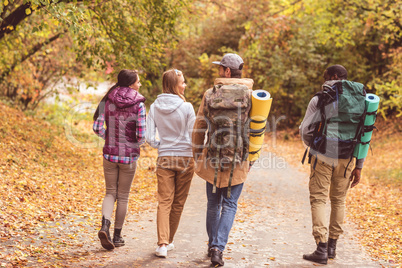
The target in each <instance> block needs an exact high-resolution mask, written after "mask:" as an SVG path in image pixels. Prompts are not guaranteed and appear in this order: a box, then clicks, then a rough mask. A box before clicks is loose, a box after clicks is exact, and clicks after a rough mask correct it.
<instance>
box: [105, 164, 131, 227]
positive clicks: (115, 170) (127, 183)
mask: <svg viewBox="0 0 402 268" xmlns="http://www.w3.org/2000/svg"><path fill="white" fill-rule="evenodd" d="M136 167H137V162H135V161H134V162H133V163H131V164H120V163H114V162H110V161H108V160H106V159H105V158H103V172H104V174H105V184H106V195H105V198H104V199H103V203H102V215H103V216H104V217H105V218H106V219H108V220H110V219H111V217H112V214H113V208H114V203H115V202H116V203H117V205H116V215H115V223H114V228H117V229H121V228H122V227H123V223H124V219H125V218H126V214H127V206H128V196H129V194H130V188H131V183H132V182H133V179H134V174H135V169H136Z"/></svg>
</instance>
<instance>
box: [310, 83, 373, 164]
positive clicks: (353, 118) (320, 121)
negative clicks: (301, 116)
mask: <svg viewBox="0 0 402 268" xmlns="http://www.w3.org/2000/svg"><path fill="white" fill-rule="evenodd" d="M316 96H318V104H317V107H318V109H319V113H317V114H316V118H314V119H313V124H312V125H311V127H314V132H313V138H312V140H311V142H310V145H309V147H310V153H309V163H310V162H311V161H310V158H311V156H312V155H317V154H322V155H325V156H328V157H330V158H338V159H349V158H350V159H351V160H352V157H353V151H354V148H355V146H356V144H357V143H358V142H359V138H360V136H361V133H362V131H363V129H364V118H365V113H366V108H365V97H366V91H365V87H364V85H363V84H361V83H357V82H352V81H347V80H340V81H337V82H335V83H333V84H329V83H325V84H324V85H323V86H322V91H321V92H319V93H317V94H316ZM308 149H309V148H307V149H306V152H305V153H304V156H303V160H302V163H304V160H305V158H306V154H307V150H308ZM349 163H350V162H349ZM316 164H317V158H316V161H315V163H314V168H315V166H316Z"/></svg>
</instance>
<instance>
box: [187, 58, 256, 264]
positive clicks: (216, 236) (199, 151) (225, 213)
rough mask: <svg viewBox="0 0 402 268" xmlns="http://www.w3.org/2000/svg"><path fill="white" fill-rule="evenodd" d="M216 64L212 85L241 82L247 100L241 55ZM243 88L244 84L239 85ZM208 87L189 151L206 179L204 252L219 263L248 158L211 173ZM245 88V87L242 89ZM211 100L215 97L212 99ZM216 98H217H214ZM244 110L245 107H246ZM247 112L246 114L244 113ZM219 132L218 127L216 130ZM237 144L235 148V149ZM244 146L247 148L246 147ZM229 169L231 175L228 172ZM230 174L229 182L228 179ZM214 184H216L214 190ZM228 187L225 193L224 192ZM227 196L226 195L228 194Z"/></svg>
mask: <svg viewBox="0 0 402 268" xmlns="http://www.w3.org/2000/svg"><path fill="white" fill-rule="evenodd" d="M213 63H214V64H217V65H219V76H220V78H217V79H215V82H214V86H216V85H245V86H246V87H247V88H248V92H247V93H246V94H245V96H246V98H248V100H249V101H248V103H251V100H250V98H251V92H252V87H253V83H254V82H253V80H252V79H248V78H241V76H242V69H243V65H244V62H243V59H242V58H241V57H240V56H239V55H237V54H233V53H229V54H226V55H224V57H223V58H222V60H221V61H220V62H213ZM243 88H244V87H243ZM211 90H213V89H212V88H210V89H208V90H207V91H206V92H205V94H204V96H203V98H202V102H201V105H200V108H199V110H198V114H197V119H196V121H195V124H194V130H193V134H192V139H193V154H194V158H195V161H196V170H195V172H196V174H197V175H198V176H200V177H201V178H202V179H204V180H206V192H207V199H208V204H207V220H206V225H207V233H208V237H209V241H208V256H209V257H211V262H212V264H213V265H214V266H222V265H224V262H223V259H222V258H223V254H222V252H223V251H224V249H225V246H226V244H227V242H228V238H229V232H230V230H231V228H232V225H233V222H234V219H235V215H236V210H237V202H238V199H239V197H240V194H241V191H242V189H243V183H244V182H245V180H246V179H247V173H248V170H249V164H250V163H249V161H247V160H246V161H242V162H241V163H239V164H238V165H234V168H233V169H232V170H231V169H220V171H219V173H215V171H216V168H214V167H213V165H211V160H210V158H207V156H208V149H209V148H208V146H207V144H208V142H207V143H206V144H204V140H205V135H206V134H207V133H208V141H210V139H211V137H210V136H211V133H209V132H210V131H208V132H207V130H208V125H209V124H208V119H207V118H206V117H205V115H204V109H206V108H207V107H208V106H206V101H205V99H206V95H207V96H211V95H210V93H211V92H210V91H211ZM246 91H247V89H246ZM212 101H215V100H212ZM216 101H220V100H218V98H216ZM246 111H247V110H246ZM246 116H248V114H247V115H246ZM217 132H219V129H218V131H217ZM236 149H238V148H235V151H236ZM247 149H248V148H247ZM231 172H233V173H232V176H231V175H230V173H231ZM229 178H231V182H229V180H230V179H229ZM214 186H216V188H215V190H213V189H214ZM228 189H229V195H228ZM228 196H229V197H228Z"/></svg>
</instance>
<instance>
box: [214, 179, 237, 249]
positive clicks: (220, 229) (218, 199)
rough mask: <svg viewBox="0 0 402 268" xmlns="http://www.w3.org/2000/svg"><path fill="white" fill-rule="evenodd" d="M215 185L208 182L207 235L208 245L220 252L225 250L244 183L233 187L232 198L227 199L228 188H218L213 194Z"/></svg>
mask: <svg viewBox="0 0 402 268" xmlns="http://www.w3.org/2000/svg"><path fill="white" fill-rule="evenodd" d="M212 187H213V185H212V184H210V183H209V182H207V198H208V204H207V233H208V237H209V241H208V245H209V246H210V247H211V248H217V249H219V250H220V251H223V250H224V249H225V246H226V244H227V242H228V238H229V232H230V229H232V225H233V221H234V218H235V216H236V211H237V200H238V199H239V197H240V194H241V191H242V189H243V183H242V184H238V185H235V186H232V190H231V194H230V198H228V197H227V192H228V188H227V187H225V188H216V193H215V194H213V193H212Z"/></svg>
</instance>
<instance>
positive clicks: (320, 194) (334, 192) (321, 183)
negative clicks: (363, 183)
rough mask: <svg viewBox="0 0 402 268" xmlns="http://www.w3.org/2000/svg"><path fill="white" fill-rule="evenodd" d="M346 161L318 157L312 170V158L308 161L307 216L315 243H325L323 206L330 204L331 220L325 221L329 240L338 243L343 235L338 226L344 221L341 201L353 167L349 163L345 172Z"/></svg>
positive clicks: (326, 236)
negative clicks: (308, 212)
mask: <svg viewBox="0 0 402 268" xmlns="http://www.w3.org/2000/svg"><path fill="white" fill-rule="evenodd" d="M349 161H350V160H349V159H333V158H328V157H325V156H322V155H318V160H317V165H316V167H315V169H313V167H314V162H315V157H314V156H313V157H312V158H311V174H310V182H309V190H310V204H311V215H312V219H313V236H314V238H315V240H316V242H317V243H319V242H323V243H326V242H327V241H328V228H327V226H328V225H327V224H326V219H327V218H326V214H325V205H326V202H327V199H328V194H329V199H330V200H331V216H330V220H329V238H332V239H338V237H339V235H341V234H342V233H343V230H342V225H343V220H344V217H345V199H346V193H347V191H348V189H349V186H350V180H349V178H350V175H351V172H352V168H353V167H354V161H352V162H351V163H350V164H349V166H348V170H347V171H346V176H344V175H345V169H346V167H347V165H348V163H349Z"/></svg>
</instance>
